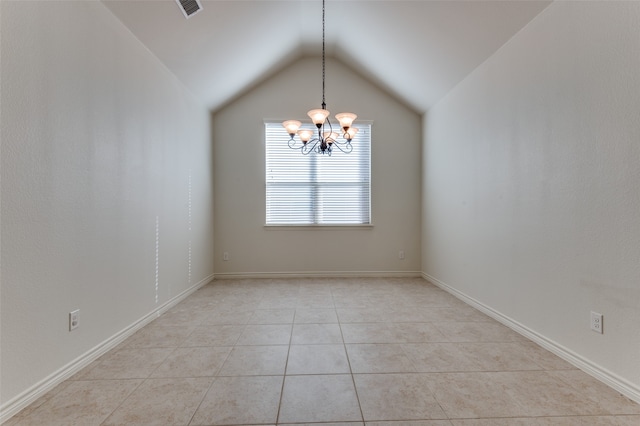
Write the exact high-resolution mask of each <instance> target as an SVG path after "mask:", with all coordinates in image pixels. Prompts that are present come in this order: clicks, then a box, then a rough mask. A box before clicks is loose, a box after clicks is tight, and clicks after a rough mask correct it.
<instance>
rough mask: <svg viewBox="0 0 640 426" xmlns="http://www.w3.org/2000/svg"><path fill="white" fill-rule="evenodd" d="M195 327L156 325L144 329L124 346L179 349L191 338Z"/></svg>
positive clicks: (130, 338)
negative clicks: (190, 335)
mask: <svg viewBox="0 0 640 426" xmlns="http://www.w3.org/2000/svg"><path fill="white" fill-rule="evenodd" d="M192 331H193V327H192V326H189V325H181V326H159V325H155V324H154V323H151V324H149V325H148V326H146V327H144V328H142V329H141V330H139V331H138V332H137V333H135V334H134V335H133V336H131V337H129V338H128V339H127V340H126V341H125V342H124V346H125V347H128V348H177V347H178V346H180V345H181V344H182V343H183V342H184V341H185V340H186V339H187V337H189V334H190V333H191V332H192Z"/></svg>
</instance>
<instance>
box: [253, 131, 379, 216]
mask: <svg viewBox="0 0 640 426" xmlns="http://www.w3.org/2000/svg"><path fill="white" fill-rule="evenodd" d="M357 127H358V129H359V132H358V133H357V134H356V137H355V138H354V139H353V141H352V142H351V144H352V145H353V151H352V152H351V153H350V154H344V153H342V152H340V151H339V150H338V149H336V148H334V151H333V153H332V155H331V156H328V155H322V154H316V153H311V154H308V155H303V154H302V153H301V152H300V151H299V150H294V149H291V148H289V145H288V141H289V135H288V134H287V132H286V131H285V130H284V129H283V128H282V125H281V124H280V123H265V145H266V164H265V165H266V195H267V198H266V199H267V203H266V207H267V217H266V223H267V225H361V224H370V223H371V208H370V204H371V203H370V198H371V185H370V163H371V124H366V123H365V124H363V123H361V122H359V123H358V124H357ZM298 143H300V142H299V141H298Z"/></svg>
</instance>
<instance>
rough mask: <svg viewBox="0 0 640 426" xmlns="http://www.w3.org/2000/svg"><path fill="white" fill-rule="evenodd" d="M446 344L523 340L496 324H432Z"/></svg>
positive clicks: (518, 335)
mask: <svg viewBox="0 0 640 426" xmlns="http://www.w3.org/2000/svg"><path fill="white" fill-rule="evenodd" d="M432 324H434V326H435V328H437V329H438V330H439V331H440V332H441V333H442V334H443V336H444V338H445V339H446V340H444V341H446V342H516V341H524V340H525V338H524V337H522V336H521V335H520V334H518V333H516V332H515V331H513V330H511V329H509V328H507V327H506V326H504V325H502V324H500V323H498V322H482V323H478V322H437V323H432Z"/></svg>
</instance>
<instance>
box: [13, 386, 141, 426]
mask: <svg viewBox="0 0 640 426" xmlns="http://www.w3.org/2000/svg"><path fill="white" fill-rule="evenodd" d="M141 383H142V380H90V381H77V382H71V383H69V385H68V386H66V387H65V389H63V390H62V391H60V392H58V393H57V394H56V395H55V396H53V397H52V398H51V399H49V400H48V401H47V402H45V403H44V404H42V405H41V406H40V407H38V408H37V409H36V410H35V411H34V412H33V413H31V414H30V415H29V416H26V417H24V418H22V419H21V421H20V422H19V425H21V426H43V425H47V426H92V425H96V426H97V425H100V424H101V423H102V422H103V421H104V420H105V419H106V418H107V417H108V416H109V414H111V413H112V412H113V410H115V409H116V408H117V407H118V406H119V405H120V404H121V403H122V402H123V401H124V400H125V399H126V398H127V396H129V395H130V394H131V393H132V392H133V391H134V389H136V388H137V387H138V386H139V385H140V384H141Z"/></svg>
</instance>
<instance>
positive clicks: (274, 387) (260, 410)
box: [190, 376, 283, 426]
mask: <svg viewBox="0 0 640 426" xmlns="http://www.w3.org/2000/svg"><path fill="white" fill-rule="evenodd" d="M282 380H283V378H282V376H245V377H218V378H216V379H215V380H214V382H213V384H212V385H211V388H210V389H209V391H208V392H207V394H206V396H205V397H204V399H203V400H202V403H201V404H200V407H199V408H198V410H197V411H196V413H195V414H194V416H193V420H192V421H191V423H190V425H192V426H196V425H198V426H199V425H250V424H275V423H276V418H277V416H278V402H279V401H280V394H281V391H282Z"/></svg>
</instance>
